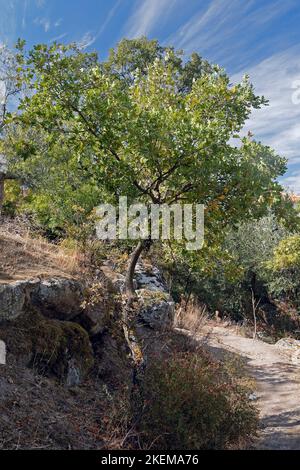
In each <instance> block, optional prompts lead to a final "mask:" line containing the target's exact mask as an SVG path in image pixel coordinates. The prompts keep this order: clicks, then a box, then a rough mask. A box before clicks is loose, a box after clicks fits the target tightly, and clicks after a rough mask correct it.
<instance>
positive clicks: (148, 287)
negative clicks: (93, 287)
mask: <svg viewBox="0 0 300 470" xmlns="http://www.w3.org/2000/svg"><path fill="white" fill-rule="evenodd" d="M103 273H104V274H105V276H107V277H108V278H109V279H110V280H111V282H112V284H113V286H114V287H115V289H117V290H119V292H121V293H122V291H123V287H124V283H125V276H124V275H122V274H119V273H116V272H115V271H114V270H113V267H112V266H111V265H109V264H107V265H105V266H104V268H103ZM134 284H135V289H136V294H137V297H138V299H139V305H140V308H139V314H138V316H137V320H138V323H139V324H142V325H144V326H147V327H150V328H152V329H154V330H160V331H161V330H166V329H170V328H171V327H172V326H173V324H174V316H175V304H174V301H173V299H172V298H171V296H170V294H169V293H168V289H167V285H166V283H165V281H164V278H163V276H162V274H161V272H160V271H159V269H157V268H156V267H154V266H152V265H150V264H146V263H144V262H142V261H140V262H139V263H138V264H137V267H136V271H135V279H134Z"/></svg>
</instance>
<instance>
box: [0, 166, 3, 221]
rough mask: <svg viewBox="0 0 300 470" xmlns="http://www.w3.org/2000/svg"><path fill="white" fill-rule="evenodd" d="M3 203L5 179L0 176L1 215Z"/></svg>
mask: <svg viewBox="0 0 300 470" xmlns="http://www.w3.org/2000/svg"><path fill="white" fill-rule="evenodd" d="M3 202H4V177H3V175H2V174H0V214H1V212H2V207H3Z"/></svg>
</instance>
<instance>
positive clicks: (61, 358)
mask: <svg viewBox="0 0 300 470" xmlns="http://www.w3.org/2000/svg"><path fill="white" fill-rule="evenodd" d="M0 338H1V340H4V341H5V343H6V346H7V351H8V353H9V354H10V355H12V356H13V358H14V360H15V361H17V363H18V364H20V365H22V366H25V367H31V368H33V369H35V370H36V371H37V372H39V373H41V374H42V375H46V376H55V377H57V378H58V379H59V380H60V381H61V382H62V383H63V384H65V385H68V386H74V385H78V384H79V383H80V382H81V381H82V380H83V379H84V378H85V376H86V375H87V373H88V372H89V370H90V369H91V367H92V366H93V363H94V356H93V348H92V345H91V343H90V340H89V335H88V333H87V332H86V331H85V330H84V329H83V328H82V327H81V326H80V325H78V324H76V323H72V322H66V321H59V320H52V319H48V318H45V317H44V316H42V315H41V314H40V313H39V312H38V311H37V310H35V309H32V308H29V307H27V310H26V311H25V312H24V314H23V315H22V316H20V317H19V318H17V319H16V320H14V321H9V322H6V323H2V324H0Z"/></svg>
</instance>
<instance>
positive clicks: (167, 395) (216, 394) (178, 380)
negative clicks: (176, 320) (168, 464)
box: [137, 353, 257, 450]
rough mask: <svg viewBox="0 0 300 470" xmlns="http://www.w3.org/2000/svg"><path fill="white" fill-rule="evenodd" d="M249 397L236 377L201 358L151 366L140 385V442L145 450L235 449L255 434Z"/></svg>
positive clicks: (185, 355) (194, 356) (175, 358)
mask: <svg viewBox="0 0 300 470" xmlns="http://www.w3.org/2000/svg"><path fill="white" fill-rule="evenodd" d="M249 393H250V388H249V386H248V385H246V384H245V383H243V381H242V380H241V378H240V377H238V376H236V374H235V373H232V372H231V371H230V370H229V369H228V368H226V367H225V366H224V364H222V363H220V362H212V360H211V359H210V358H209V357H208V356H207V355H205V354H204V353H202V354H199V353H180V354H177V355H176V356H173V357H171V358H169V359H164V360H159V361H156V362H155V363H154V364H152V365H151V367H150V368H149V369H148V370H147V371H146V373H145V377H144V380H143V383H142V385H141V397H142V400H141V406H142V412H141V416H140V420H139V425H138V429H137V434H138V435H139V442H140V443H141V444H142V447H143V448H146V449H149V448H153V449H167V450H176V449H181V450H183V449H184V450H193V449H197V450H201V449H226V448H230V447H240V446H241V444H242V443H245V442H247V441H248V440H249V439H250V438H251V437H253V436H254V435H255V432H256V428H257V411H256V409H255V407H254V406H253V404H252V403H251V402H250V401H249Z"/></svg>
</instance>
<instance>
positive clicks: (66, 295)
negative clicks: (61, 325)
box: [0, 278, 83, 322]
mask: <svg viewBox="0 0 300 470" xmlns="http://www.w3.org/2000/svg"><path fill="white" fill-rule="evenodd" d="M82 301H83V287H82V286H81V284H80V283H79V282H77V281H75V280H72V279H64V278H55V279H33V280H24V281H17V282H12V283H9V284H3V285H0V322H1V321H10V320H15V319H16V318H18V317H19V316H20V315H22V313H24V309H25V304H26V303H30V304H31V305H33V306H35V307H37V308H38V309H39V311H40V312H41V313H42V314H43V315H45V316H47V317H49V318H55V319H58V320H72V319H73V318H75V317H76V316H77V315H79V313H80V312H81V311H82V308H81V304H82Z"/></svg>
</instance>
